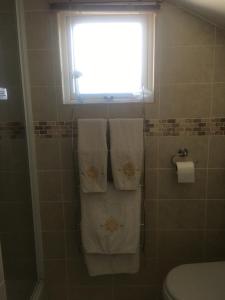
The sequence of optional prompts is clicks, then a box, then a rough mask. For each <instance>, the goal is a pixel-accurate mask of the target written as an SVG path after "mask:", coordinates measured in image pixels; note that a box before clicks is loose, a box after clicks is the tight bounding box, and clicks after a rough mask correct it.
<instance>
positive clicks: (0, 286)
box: [0, 245, 7, 300]
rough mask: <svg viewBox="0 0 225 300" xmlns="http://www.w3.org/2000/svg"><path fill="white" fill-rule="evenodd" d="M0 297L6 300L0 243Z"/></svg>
mask: <svg viewBox="0 0 225 300" xmlns="http://www.w3.org/2000/svg"><path fill="white" fill-rule="evenodd" d="M0 299H1V300H6V299H7V298H6V287H5V278H4V270H3V262H2V250H1V245H0Z"/></svg>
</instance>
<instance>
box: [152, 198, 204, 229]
mask: <svg viewBox="0 0 225 300" xmlns="http://www.w3.org/2000/svg"><path fill="white" fill-rule="evenodd" d="M158 207H159V208H158V210H159V212H158V225H157V227H158V228H159V229H174V230H175V229H203V227H204V224H205V201H201V200H184V201H180V200H167V201H159V203H158Z"/></svg>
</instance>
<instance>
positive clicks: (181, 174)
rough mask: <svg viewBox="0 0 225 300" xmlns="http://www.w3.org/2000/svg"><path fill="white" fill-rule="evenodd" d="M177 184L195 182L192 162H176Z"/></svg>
mask: <svg viewBox="0 0 225 300" xmlns="http://www.w3.org/2000/svg"><path fill="white" fill-rule="evenodd" d="M176 165H177V177H178V183H194V182H195V165H194V163H193V161H182V162H177V163H176Z"/></svg>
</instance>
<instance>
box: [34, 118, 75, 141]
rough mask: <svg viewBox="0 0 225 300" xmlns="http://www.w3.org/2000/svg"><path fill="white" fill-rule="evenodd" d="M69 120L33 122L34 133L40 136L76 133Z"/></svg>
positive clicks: (62, 135) (64, 136) (49, 136)
mask: <svg viewBox="0 0 225 300" xmlns="http://www.w3.org/2000/svg"><path fill="white" fill-rule="evenodd" d="M73 124H74V123H73V122H72V121H71V122H57V121H47V122H34V133H35V135H36V136H38V137H42V138H55V137H63V138H66V137H71V136H72V135H74V136H75V135H76V132H77V130H76V128H75V126H74V125H73Z"/></svg>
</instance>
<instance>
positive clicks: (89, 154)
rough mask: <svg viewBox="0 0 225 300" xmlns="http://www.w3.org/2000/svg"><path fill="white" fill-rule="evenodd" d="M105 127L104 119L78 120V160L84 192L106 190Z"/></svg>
mask: <svg viewBox="0 0 225 300" xmlns="http://www.w3.org/2000/svg"><path fill="white" fill-rule="evenodd" d="M106 129H107V122H106V120H104V119H79V120H78V161H79V172H80V184H81V189H82V191H83V192H84V193H91V192H106V190H107V157H108V151H107V142H106Z"/></svg>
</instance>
